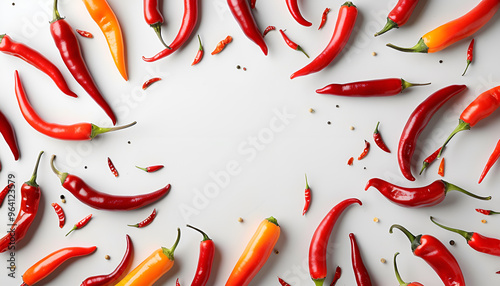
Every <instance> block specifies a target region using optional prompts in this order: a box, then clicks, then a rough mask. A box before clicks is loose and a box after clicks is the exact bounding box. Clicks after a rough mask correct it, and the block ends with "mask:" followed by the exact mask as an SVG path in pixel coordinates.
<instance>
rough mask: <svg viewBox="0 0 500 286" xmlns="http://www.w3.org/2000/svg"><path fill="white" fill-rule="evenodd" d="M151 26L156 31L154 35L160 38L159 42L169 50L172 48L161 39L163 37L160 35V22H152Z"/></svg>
mask: <svg viewBox="0 0 500 286" xmlns="http://www.w3.org/2000/svg"><path fill="white" fill-rule="evenodd" d="M151 28H153V30H154V31H155V33H156V36H158V39H160V42H161V43H162V44H163V45H164V46H165V48H167V49H169V50H171V49H172V48H171V47H169V46H168V45H167V44H165V41H163V37H162V36H161V22H158V23H155V24H152V25H151Z"/></svg>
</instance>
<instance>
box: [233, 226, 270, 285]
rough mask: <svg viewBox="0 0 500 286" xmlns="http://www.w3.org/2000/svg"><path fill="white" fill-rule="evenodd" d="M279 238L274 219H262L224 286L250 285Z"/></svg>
mask: <svg viewBox="0 0 500 286" xmlns="http://www.w3.org/2000/svg"><path fill="white" fill-rule="evenodd" d="M279 237H280V227H279V225H278V221H277V220H276V219H275V218H274V217H269V218H266V219H264V220H263V221H262V222H261V223H260V225H259V227H258V228H257V231H256V232H255V234H254V235H253V237H252V238H251V239H250V242H248V244H247V247H246V248H245V250H244V251H243V254H242V255H241V257H240V259H239V260H238V262H237V263H236V265H235V266H234V268H233V271H232V272H231V275H230V276H229V278H228V279H227V282H226V284H225V285H226V286H247V285H248V284H250V281H252V279H253V278H254V277H255V275H257V273H258V272H259V270H260V269H261V268H262V266H264V264H265V263H266V261H267V259H268V258H269V256H270V255H271V253H272V252H273V249H274V246H275V245H276V242H278V238H279Z"/></svg>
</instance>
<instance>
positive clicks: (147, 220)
mask: <svg viewBox="0 0 500 286" xmlns="http://www.w3.org/2000/svg"><path fill="white" fill-rule="evenodd" d="M155 218H156V209H153V212H152V213H151V214H150V215H149V216H148V217H147V218H145V219H144V220H143V221H141V222H138V223H136V224H128V226H133V227H137V228H142V227H145V226H148V225H150V224H151V223H152V222H153V220H154V219H155Z"/></svg>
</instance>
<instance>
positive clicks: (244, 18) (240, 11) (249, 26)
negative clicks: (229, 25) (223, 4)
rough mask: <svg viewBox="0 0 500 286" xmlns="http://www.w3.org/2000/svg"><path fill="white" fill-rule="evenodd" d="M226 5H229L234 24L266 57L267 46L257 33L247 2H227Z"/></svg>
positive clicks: (242, 0)
mask: <svg viewBox="0 0 500 286" xmlns="http://www.w3.org/2000/svg"><path fill="white" fill-rule="evenodd" d="M227 4H228V5H229V10H231V13H232V14H233V16H234V18H235V19H236V22H238V24H239V25H240V27H241V29H242V30H243V33H245V35H246V36H247V37H248V38H249V39H250V40H252V41H253V42H254V43H256V44H257V45H258V46H259V47H260V49H261V50H262V52H263V53H264V55H266V56H267V45H266V42H265V41H264V37H263V36H262V34H261V33H260V31H259V27H257V23H256V22H255V19H254V17H253V15H252V9H251V8H250V4H249V3H248V0H227Z"/></svg>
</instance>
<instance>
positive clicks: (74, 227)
mask: <svg viewBox="0 0 500 286" xmlns="http://www.w3.org/2000/svg"><path fill="white" fill-rule="evenodd" d="M77 228H78V227H76V225H75V226H73V228H72V229H71V230H70V231H69V232H68V233H66V235H65V236H68V234H70V233H72V232H73V231H74V230H75V229H77Z"/></svg>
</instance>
